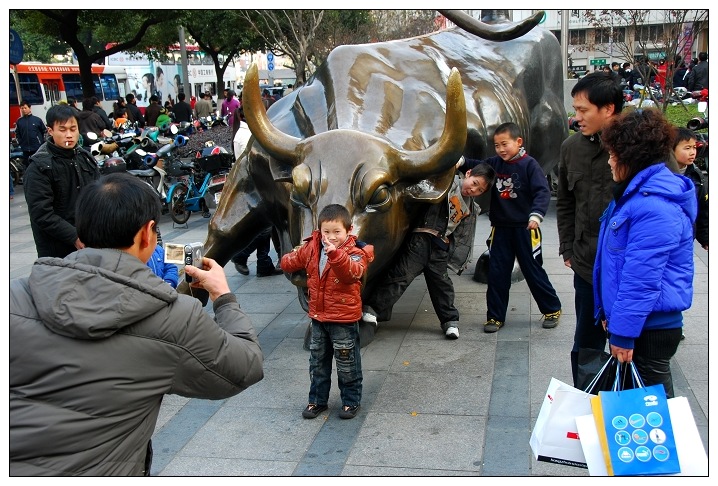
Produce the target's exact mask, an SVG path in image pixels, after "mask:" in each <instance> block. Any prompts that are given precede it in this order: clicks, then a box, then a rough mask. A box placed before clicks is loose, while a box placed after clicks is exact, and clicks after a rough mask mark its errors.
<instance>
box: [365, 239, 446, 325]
mask: <svg viewBox="0 0 718 486" xmlns="http://www.w3.org/2000/svg"><path fill="white" fill-rule="evenodd" d="M432 238H433V237H432V235H430V234H427V233H412V234H411V235H410V236H409V238H408V240H407V242H406V243H404V245H403V246H402V248H401V250H399V257H398V260H397V261H396V263H394V266H393V267H392V268H391V269H390V270H389V272H388V274H387V275H386V278H384V279H382V281H381V283H380V284H379V285H378V286H377V287H376V288H374V290H373V291H372V295H371V296H370V297H369V298H368V299H367V300H366V302H365V304H366V305H368V306H371V308H372V309H374V310H375V311H376V312H377V316H378V317H380V318H381V319H383V318H384V316H386V315H388V317H387V320H388V319H389V318H391V309H392V307H394V304H396V301H398V300H399V298H400V297H401V296H402V295H403V294H404V291H405V290H406V289H407V287H409V284H411V282H413V281H414V279H415V278H416V277H418V276H419V275H420V274H421V273H423V274H424V279H425V280H426V287H427V290H428V291H429V297H430V298H431V304H432V305H433V307H434V312H436V315H437V317H438V318H439V321H440V323H441V324H442V325H443V324H446V323H447V322H452V321H453V322H456V321H458V320H459V311H458V310H457V309H456V307H454V284H453V282H452V281H451V278H450V277H449V274H448V270H447V262H448V260H449V253H448V251H447V250H444V249H442V248H440V247H439V246H437V245H435V244H434V243H433V241H432ZM442 329H443V327H442Z"/></svg>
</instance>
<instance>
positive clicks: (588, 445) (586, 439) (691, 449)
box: [576, 397, 708, 476]
mask: <svg viewBox="0 0 718 486" xmlns="http://www.w3.org/2000/svg"><path fill="white" fill-rule="evenodd" d="M668 413H669V414H670V415H671V423H672V424H673V436H674V438H675V440H676V449H677V450H678V462H679V464H680V465H681V472H680V473H678V474H671V475H670V476H708V457H707V456H706V451H705V449H704V448H703V442H702V441H701V436H700V434H699V433H698V428H697V427H696V422H695V420H694V419H693V413H692V412H691V407H690V405H689V404H688V399H687V398H686V397H676V398H669V399H668ZM576 427H577V428H578V433H579V435H580V436H581V440H580V442H581V448H582V449H583V453H584V456H585V457H586V464H587V465H588V473H589V474H590V475H591V476H608V471H607V469H606V462H605V460H604V458H603V452H602V450H601V444H600V442H599V440H598V431H597V429H596V422H595V421H594V419H593V414H588V415H583V416H580V417H576Z"/></svg>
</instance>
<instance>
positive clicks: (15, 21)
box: [10, 10, 68, 63]
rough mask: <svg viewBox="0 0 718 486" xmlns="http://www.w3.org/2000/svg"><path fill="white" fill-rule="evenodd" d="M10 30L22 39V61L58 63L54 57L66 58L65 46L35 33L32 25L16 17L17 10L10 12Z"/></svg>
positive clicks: (54, 39)
mask: <svg viewBox="0 0 718 486" xmlns="http://www.w3.org/2000/svg"><path fill="white" fill-rule="evenodd" d="M10 28H11V29H14V30H15V31H16V32H17V33H18V34H20V38H21V39H22V46H23V51H24V56H23V61H37V62H43V63H51V62H58V61H57V60H56V59H55V56H56V55H57V56H63V57H65V56H67V54H68V50H67V45H66V44H65V43H64V42H62V41H61V40H59V39H58V38H57V37H55V36H52V35H49V34H46V33H44V32H37V31H36V30H35V29H34V28H33V25H32V23H29V22H27V21H26V19H25V18H23V16H21V15H18V11H17V10H10Z"/></svg>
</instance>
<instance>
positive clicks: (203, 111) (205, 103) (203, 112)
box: [194, 93, 212, 118]
mask: <svg viewBox="0 0 718 486" xmlns="http://www.w3.org/2000/svg"><path fill="white" fill-rule="evenodd" d="M207 98H208V95H207V94H206V93H200V94H199V99H198V100H197V103H195V105H194V115H195V117H197V118H205V117H208V116H210V115H211V114H212V103H210V102H209V100H208V99H207Z"/></svg>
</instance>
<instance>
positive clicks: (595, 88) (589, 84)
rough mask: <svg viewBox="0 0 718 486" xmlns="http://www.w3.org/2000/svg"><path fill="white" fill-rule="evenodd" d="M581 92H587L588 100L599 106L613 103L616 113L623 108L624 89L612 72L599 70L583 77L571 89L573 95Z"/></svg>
mask: <svg viewBox="0 0 718 486" xmlns="http://www.w3.org/2000/svg"><path fill="white" fill-rule="evenodd" d="M579 93H585V95H586V98H588V101H589V102H591V104H592V105H596V106H598V107H599V108H603V107H604V106H607V105H613V107H614V109H613V113H614V114H618V113H620V112H621V110H622V109H623V89H622V88H621V85H620V84H619V83H618V82H617V81H616V77H615V76H614V75H613V74H612V73H607V72H603V71H597V72H594V73H591V74H587V75H586V76H584V77H582V78H581V79H579V80H578V82H577V83H576V86H574V87H573V89H572V90H571V96H572V97H574V96H576V95H577V94H579Z"/></svg>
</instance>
